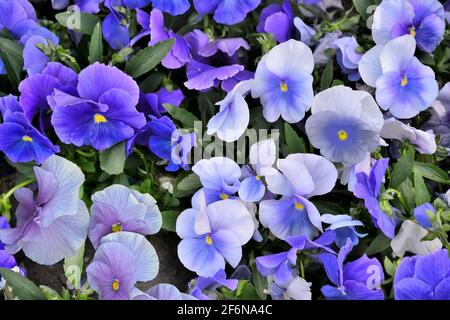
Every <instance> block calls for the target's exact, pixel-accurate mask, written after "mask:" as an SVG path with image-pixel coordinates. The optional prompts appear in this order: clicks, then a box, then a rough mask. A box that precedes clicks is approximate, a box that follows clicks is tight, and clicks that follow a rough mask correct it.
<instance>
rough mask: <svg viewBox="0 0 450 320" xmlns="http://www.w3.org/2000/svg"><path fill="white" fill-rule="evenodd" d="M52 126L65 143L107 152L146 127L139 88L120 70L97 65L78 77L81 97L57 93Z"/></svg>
mask: <svg viewBox="0 0 450 320" xmlns="http://www.w3.org/2000/svg"><path fill="white" fill-rule="evenodd" d="M52 99H53V101H54V106H53V114H52V119H51V122H52V124H53V126H54V128H55V131H56V134H57V135H58V137H59V138H60V139H61V141H62V142H64V143H66V144H74V145H76V146H84V145H91V146H92V147H94V148H95V149H97V150H104V149H107V148H109V147H111V146H113V145H115V144H116V143H119V142H121V141H124V140H126V139H128V138H130V137H132V136H133V135H134V130H135V129H140V128H142V127H143V126H144V125H145V122H146V121H145V117H144V115H143V114H141V113H139V112H138V111H137V110H136V105H137V103H138V100H139V87H138V85H137V84H136V82H135V81H134V80H133V79H132V78H131V77H130V76H128V75H126V74H125V73H123V72H122V71H120V70H119V69H117V68H116V67H111V66H106V65H104V64H100V63H95V64H93V65H90V66H89V67H87V68H86V69H84V70H82V71H81V72H80V74H79V76H78V85H77V96H74V95H70V94H68V93H66V92H63V91H60V90H58V89H55V94H54V96H53V98H52Z"/></svg>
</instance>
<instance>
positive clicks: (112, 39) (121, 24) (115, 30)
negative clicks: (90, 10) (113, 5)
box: [102, 13, 130, 50]
mask: <svg viewBox="0 0 450 320" xmlns="http://www.w3.org/2000/svg"><path fill="white" fill-rule="evenodd" d="M102 32H103V38H104V39H105V40H106V42H108V44H109V46H110V47H111V48H113V49H114V50H120V49H122V48H124V47H126V46H127V45H128V43H129V42H130V35H129V30H128V26H127V25H126V20H125V19H124V17H123V16H122V15H121V14H120V13H109V14H108V15H107V16H106V17H105V19H104V20H103V22H102Z"/></svg>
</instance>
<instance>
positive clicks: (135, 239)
mask: <svg viewBox="0 0 450 320" xmlns="http://www.w3.org/2000/svg"><path fill="white" fill-rule="evenodd" d="M158 270H159V260H158V255H157V254H156V251H155V249H154V248H153V246H152V245H151V244H150V242H148V241H147V240H146V239H145V237H144V236H143V235H140V234H137V233H133V232H124V231H122V232H117V233H113V234H110V235H108V236H106V237H104V238H103V239H102V241H101V244H100V246H99V247H98V248H97V251H96V252H95V256H94V259H93V261H92V262H91V263H90V264H89V265H88V266H87V268H86V273H87V278H88V282H89V284H90V286H91V288H92V289H94V291H95V292H97V293H98V296H99V299H101V300H129V299H131V298H132V296H133V291H135V290H136V288H135V285H136V283H137V282H138V281H142V282H146V281H150V280H152V279H154V278H155V277H156V275H157V274H158Z"/></svg>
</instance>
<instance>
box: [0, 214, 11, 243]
mask: <svg viewBox="0 0 450 320" xmlns="http://www.w3.org/2000/svg"><path fill="white" fill-rule="evenodd" d="M2 229H9V223H8V220H7V219H6V218H5V217H2V216H0V230H2ZM4 248H5V245H4V244H3V243H2V242H1V241H0V250H3V249H4Z"/></svg>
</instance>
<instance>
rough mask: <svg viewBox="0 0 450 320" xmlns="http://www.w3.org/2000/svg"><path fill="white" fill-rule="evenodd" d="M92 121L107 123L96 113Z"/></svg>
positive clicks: (103, 117)
mask: <svg viewBox="0 0 450 320" xmlns="http://www.w3.org/2000/svg"><path fill="white" fill-rule="evenodd" d="M94 121H95V123H105V122H107V120H106V118H105V116H103V115H101V114H98V113H97V114H96V115H95V116H94Z"/></svg>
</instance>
